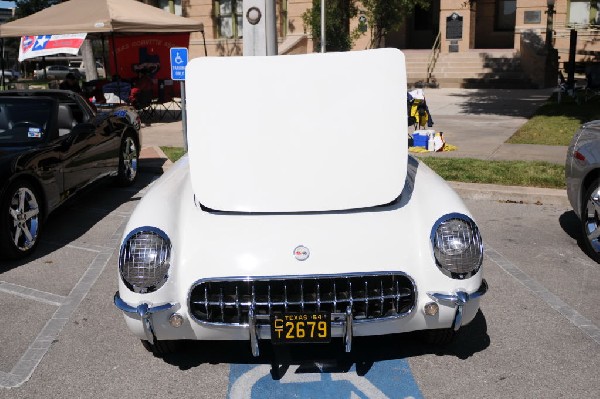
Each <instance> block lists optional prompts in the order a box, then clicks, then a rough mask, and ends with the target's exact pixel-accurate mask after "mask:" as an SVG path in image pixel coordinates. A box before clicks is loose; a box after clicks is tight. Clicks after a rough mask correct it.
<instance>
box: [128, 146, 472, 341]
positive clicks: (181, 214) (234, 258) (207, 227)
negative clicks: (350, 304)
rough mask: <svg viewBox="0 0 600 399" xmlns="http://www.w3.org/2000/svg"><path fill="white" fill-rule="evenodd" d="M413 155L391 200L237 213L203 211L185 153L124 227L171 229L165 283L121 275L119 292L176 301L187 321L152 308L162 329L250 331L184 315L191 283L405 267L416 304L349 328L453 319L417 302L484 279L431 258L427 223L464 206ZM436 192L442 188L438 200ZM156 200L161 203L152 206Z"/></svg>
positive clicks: (172, 335)
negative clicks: (174, 322) (341, 207)
mask: <svg viewBox="0 0 600 399" xmlns="http://www.w3.org/2000/svg"><path fill="white" fill-rule="evenodd" d="M409 165H410V167H409V172H408V176H407V179H406V184H405V188H404V191H403V192H402V195H401V196H400V200H399V201H398V202H397V203H395V204H393V205H389V206H386V207H380V208H375V209H372V210H370V211H341V212H326V213H316V214H313V215H306V214H303V215H297V214H296V215H294V214H277V215H236V214H232V213H226V212H225V213H223V212H207V211H204V210H202V209H201V208H200V207H199V206H198V204H197V203H195V201H194V193H193V191H192V189H191V182H190V174H189V161H188V159H187V157H184V158H183V159H182V160H180V161H178V163H176V164H175V166H174V167H173V168H172V169H171V170H170V171H169V172H168V173H167V174H166V175H165V176H164V177H162V178H161V179H160V180H159V181H157V182H156V183H154V184H153V186H152V187H151V188H150V190H149V191H148V192H147V193H146V195H145V196H144V198H142V200H141V201H140V204H139V206H138V207H137V208H136V210H135V211H134V213H133V215H132V216H131V218H130V220H129V222H128V224H127V227H126V228H125V231H126V232H127V233H128V232H130V231H132V230H134V229H136V228H138V227H141V226H147V225H148V222H150V221H151V224H152V226H154V227H157V228H159V229H161V230H162V231H164V232H166V233H167V235H168V236H169V238H170V239H171V241H172V243H173V250H172V264H173V265H177V266H176V267H172V268H171V270H170V275H169V279H168V281H167V283H166V284H165V285H164V286H163V287H161V288H160V289H158V290H157V291H156V292H153V293H146V294H138V293H134V292H131V291H130V290H129V289H127V287H126V286H125V284H124V283H123V281H122V280H121V279H119V293H120V295H121V298H122V299H123V300H124V301H125V302H127V303H128V304H129V305H131V306H138V305H140V304H142V303H149V304H152V305H161V304H164V303H173V302H174V303H177V307H176V309H174V310H177V311H178V312H179V313H180V314H182V315H184V316H185V317H186V323H185V328H184V329H175V328H173V327H171V326H170V325H169V324H168V322H167V320H166V317H168V315H166V316H165V315H162V316H159V315H157V316H156V317H157V319H156V320H155V322H156V328H155V333H156V336H157V338H158V339H163V340H168V339H235V340H237V339H248V332H247V331H245V330H244V329H243V328H242V329H237V330H236V329H235V328H231V327H223V326H214V325H208V324H201V323H196V322H194V321H192V320H190V316H189V309H188V303H187V301H188V295H189V290H190V289H191V286H192V284H193V283H195V282H196V281H198V280H202V279H207V278H211V279H212V278H220V277H222V278H227V277H229V278H233V277H249V278H251V277H261V276H273V277H275V276H298V275H331V274H334V275H335V274H345V273H368V272H372V271H378V272H383V271H402V272H404V273H406V274H408V275H409V276H410V277H411V278H412V279H413V280H414V281H415V285H416V287H417V291H418V293H419V295H418V298H417V304H416V306H415V311H414V312H412V313H411V314H410V315H408V316H407V317H404V318H399V319H395V320H388V321H379V322H374V323H372V325H371V324H370V323H366V324H365V325H361V326H360V327H357V330H355V335H380V334H388V333H392V332H406V331H414V330H421V329H426V328H449V327H450V326H451V324H452V320H453V317H454V309H453V308H451V307H447V308H445V307H443V306H442V307H441V308H442V311H441V312H440V315H439V317H436V318H429V317H426V316H425V314H424V313H423V311H422V309H423V306H424V305H425V304H426V303H427V302H431V299H430V298H428V296H427V295H426V294H425V293H426V292H428V291H444V292H453V291H456V290H465V291H467V292H473V291H475V290H476V289H477V288H478V287H479V286H480V284H481V281H482V271H481V270H480V271H479V272H478V273H477V274H476V275H475V276H473V277H471V278H469V279H465V280H456V279H451V278H450V277H448V276H446V275H445V274H443V273H442V272H441V271H440V270H439V269H438V267H437V266H436V264H435V259H434V257H433V252H432V248H431V243H430V239H429V238H430V234H431V228H432V226H433V225H434V223H435V222H436V220H437V219H438V218H440V217H441V216H443V215H445V214H449V213H453V212H460V213H463V214H465V215H468V216H470V214H469V212H468V210H467V209H466V207H465V206H464V204H463V203H462V201H461V200H460V198H459V197H458V195H456V193H455V192H454V191H452V189H450V188H449V187H448V186H447V184H446V183H445V182H444V181H443V180H442V179H441V178H440V177H439V176H437V175H436V174H435V173H434V172H432V171H431V169H429V168H428V167H427V166H426V165H424V164H422V163H420V162H418V161H416V160H415V159H413V158H412V157H411V159H410V161H409ZM440 192H443V193H444V201H441V202H440V201H439V193H440ZM436 193H437V196H436ZM416 198H418V199H419V200H415V199H416ZM155 209H161V212H152V211H151V210H155ZM150 212H152V214H150ZM357 226H360V228H359V229H357ZM192 232H193V233H192ZM256 232H260V234H256ZM123 238H125V236H124V237H123ZM333 238H335V239H333ZM300 244H302V245H305V246H307V247H309V248H310V253H311V255H310V257H309V258H308V259H307V260H306V261H304V262H299V261H298V260H296V259H295V258H294V256H293V250H294V248H295V247H296V246H297V245H300ZM478 303H479V302H478V301H474V302H470V303H469V305H468V307H467V309H465V316H464V322H463V323H464V324H466V323H468V322H470V321H471V320H472V319H473V318H474V317H475V314H476V312H477V309H478ZM169 315H170V313H169ZM125 319H126V320H127V323H128V325H129V327H130V328H131V329H132V330H133V331H134V332H136V334H138V336H139V338H140V339H146V336H145V335H144V330H143V328H142V326H141V321H140V320H141V319H140V317H139V316H137V317H136V316H134V315H131V314H125ZM240 330H241V331H240ZM337 334H338V336H339V334H340V332H339V331H338V332H337Z"/></svg>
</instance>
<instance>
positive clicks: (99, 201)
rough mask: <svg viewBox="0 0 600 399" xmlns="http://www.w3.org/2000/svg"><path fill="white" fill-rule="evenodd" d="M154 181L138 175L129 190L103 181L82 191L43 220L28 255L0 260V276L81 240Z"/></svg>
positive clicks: (135, 199)
mask: <svg viewBox="0 0 600 399" xmlns="http://www.w3.org/2000/svg"><path fill="white" fill-rule="evenodd" d="M155 178H156V175H155V174H151V173H140V174H139V175H138V179H137V181H136V182H135V184H134V185H133V186H131V187H117V186H116V185H115V184H113V181H112V179H104V180H102V181H100V182H98V183H95V184H93V185H92V186H90V187H88V188H86V189H84V190H83V191H82V192H80V193H79V194H77V195H75V196H74V197H73V198H71V199H69V200H68V201H67V202H66V203H64V204H63V205H62V206H60V207H59V208H58V209H56V210H55V211H54V212H53V213H51V214H50V216H49V217H48V219H46V222H45V224H44V225H43V227H42V228H43V230H42V232H41V238H40V241H39V243H38V247H37V248H36V250H35V251H34V252H33V254H32V255H31V256H29V257H26V258H24V259H19V260H15V261H7V260H1V261H0V275H1V274H2V273H4V272H7V271H9V270H12V269H14V268H17V267H19V266H22V265H25V264H28V263H31V262H34V261H36V260H39V259H41V258H43V257H45V256H47V255H49V254H51V253H52V252H55V251H56V250H58V249H60V248H63V247H65V246H67V245H68V244H70V243H72V242H73V241H76V240H77V239H79V238H81V237H82V236H83V235H84V234H85V233H86V232H87V231H89V230H90V229H91V228H92V227H94V226H95V225H96V224H97V223H98V222H99V221H101V220H102V219H104V218H105V217H106V216H108V215H109V214H110V213H112V212H113V211H114V210H116V209H117V208H119V207H120V206H121V205H123V204H125V203H127V202H130V201H138V200H139V199H140V197H139V196H138V195H137V193H138V192H139V191H140V190H142V189H143V188H144V187H146V186H147V185H148V184H150V182H152V181H153V180H154V179H155Z"/></svg>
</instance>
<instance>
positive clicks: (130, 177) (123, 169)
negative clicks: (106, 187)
mask: <svg viewBox="0 0 600 399" xmlns="http://www.w3.org/2000/svg"><path fill="white" fill-rule="evenodd" d="M138 159H139V153H138V147H137V143H136V141H135V139H134V138H133V136H131V135H130V134H128V135H126V136H125V137H124V138H123V141H122V142H121V153H120V154H119V173H118V176H117V183H118V184H119V185H122V186H130V185H131V184H133V182H134V181H135V178H136V177H137V172H138Z"/></svg>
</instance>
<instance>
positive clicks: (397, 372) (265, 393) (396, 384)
mask: <svg viewBox="0 0 600 399" xmlns="http://www.w3.org/2000/svg"><path fill="white" fill-rule="evenodd" d="M301 368H302V367H301V366H290V367H289V369H288V370H287V372H286V373H285V375H284V376H283V377H282V378H281V379H280V380H274V379H273V378H272V377H271V366H270V365H265V364H260V365H246V364H232V365H231V366H230V370H229V389H228V397H229V398H232V399H252V398H266V397H277V398H302V399H305V398H306V399H310V398H319V399H339V398H350V399H387V398H390V399H393V398H404V399H420V398H422V397H423V396H422V394H421V391H420V390H419V387H418V385H417V383H416V381H415V380H414V378H413V375H412V372H411V371H410V366H409V364H408V361H407V360H404V359H399V360H386V361H381V362H376V363H374V364H373V366H372V367H371V369H370V370H369V371H368V373H367V374H366V375H365V376H359V375H358V374H357V373H356V368H355V366H352V368H351V369H350V370H349V371H347V372H345V373H344V372H342V373H325V372H322V373H319V372H315V373H313V372H311V373H303V372H302V370H301ZM311 370H313V369H312V368H311Z"/></svg>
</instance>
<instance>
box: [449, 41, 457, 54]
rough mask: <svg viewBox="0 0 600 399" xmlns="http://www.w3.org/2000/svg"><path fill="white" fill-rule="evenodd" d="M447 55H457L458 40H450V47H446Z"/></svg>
mask: <svg viewBox="0 0 600 399" xmlns="http://www.w3.org/2000/svg"><path fill="white" fill-rule="evenodd" d="M448 52H449V53H458V40H450V45H449V46H448Z"/></svg>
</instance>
